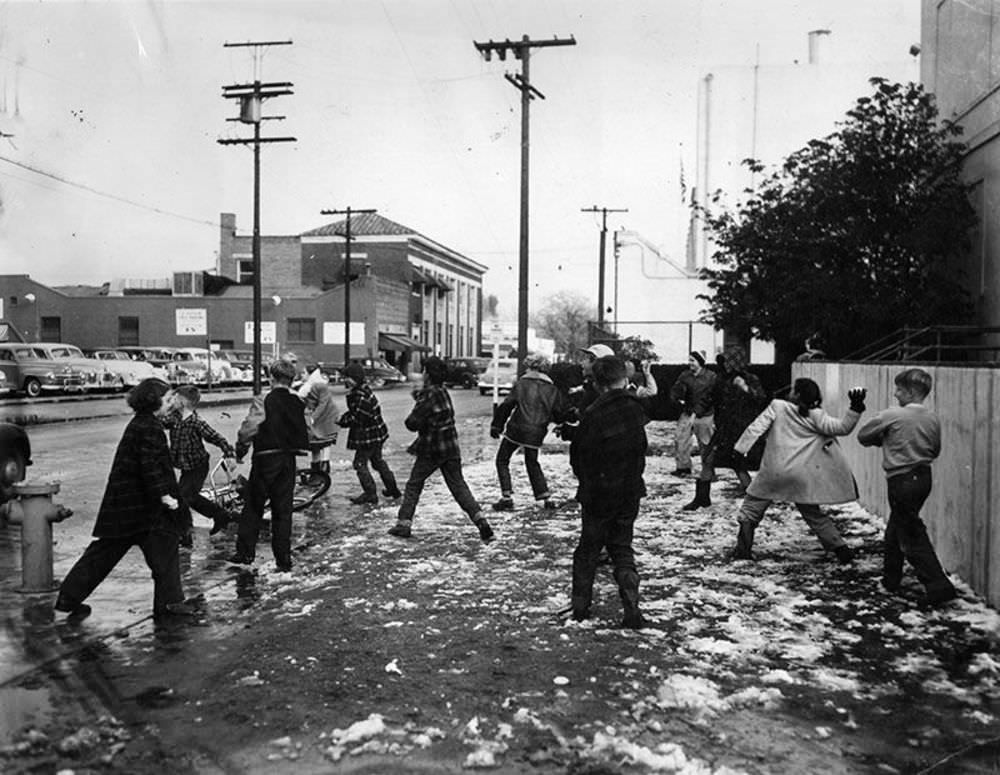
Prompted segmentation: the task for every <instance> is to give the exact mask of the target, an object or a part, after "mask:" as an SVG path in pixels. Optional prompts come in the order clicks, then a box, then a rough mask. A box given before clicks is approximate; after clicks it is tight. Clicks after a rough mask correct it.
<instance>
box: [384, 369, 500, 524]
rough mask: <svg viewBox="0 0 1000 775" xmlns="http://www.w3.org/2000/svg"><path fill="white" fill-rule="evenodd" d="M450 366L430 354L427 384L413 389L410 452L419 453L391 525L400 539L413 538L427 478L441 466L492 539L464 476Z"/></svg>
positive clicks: (454, 492)
mask: <svg viewBox="0 0 1000 775" xmlns="http://www.w3.org/2000/svg"><path fill="white" fill-rule="evenodd" d="M447 373H448V367H447V366H446V365H445V363H444V361H442V360H441V359H440V358H438V357H436V356H431V357H430V358H427V359H426V360H425V361H424V386H423V388H422V389H420V390H415V391H414V392H413V398H414V400H415V402H416V403H414V405H413V409H412V411H411V412H410V414H409V415H408V416H407V418H406V421H405V422H406V427H407V428H409V429H410V430H411V431H416V432H417V434H418V435H417V439H416V441H414V442H413V444H411V445H410V448H409V451H410V452H411V453H413V454H415V455H416V456H417V459H416V460H415V461H414V462H413V470H412V471H410V478H409V480H408V481H407V482H406V488H405V490H404V491H403V502H402V504H400V507H399V514H398V516H397V520H396V524H395V525H394V526H393V527H391V528H389V534H390V535H394V536H398V537H399V538H409V537H410V526H411V525H412V524H413V514H414V512H415V511H416V508H417V501H419V500H420V493H421V492H423V489H424V482H426V481H427V477H429V476H430V475H431V474H433V473H434V472H435V471H437V470H438V469H440V470H441V475H442V476H444V482H445V484H446V485H448V489H449V490H450V491H451V494H452V496H453V497H454V498H455V500H456V501H458V505H459V506H461V507H462V510H463V511H464V512H465V513H466V514H468V515H469V519H471V520H472V524H474V525H475V526H476V527H477V528H478V529H479V537H480V538H481V539H482V540H483V541H484V542H486V543H488V542H490V541H492V540H493V529H492V528H491V527H490V523H489V522H487V521H486V519H485V518H484V517H483V514H482V509H481V508H480V506H479V502H478V501H477V500H476V499H475V497H473V495H472V493H471V492H470V491H469V485H467V484H466V483H465V477H464V476H463V475H462V453H461V451H460V450H459V447H458V431H457V430H456V428H455V408H454V407H453V406H452V404H451V396H449V395H448V391H447V390H445V387H444V380H445V376H446V375H447Z"/></svg>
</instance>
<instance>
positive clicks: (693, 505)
mask: <svg viewBox="0 0 1000 775" xmlns="http://www.w3.org/2000/svg"><path fill="white" fill-rule="evenodd" d="M711 489H712V483H711V482H709V481H702V480H701V479H699V480H698V481H697V482H695V483H694V500H693V501H691V502H690V503H689V504H687V505H686V506H682V507H681V508H682V509H683V510H684V511H696V510H697V509H700V508H701V507H702V506H711V505H712V499H711V498H710V497H709V492H710V491H711Z"/></svg>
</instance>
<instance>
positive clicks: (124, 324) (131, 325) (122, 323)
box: [118, 316, 139, 347]
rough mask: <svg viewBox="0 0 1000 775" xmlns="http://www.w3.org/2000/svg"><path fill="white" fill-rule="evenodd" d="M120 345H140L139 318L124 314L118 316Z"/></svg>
mask: <svg viewBox="0 0 1000 775" xmlns="http://www.w3.org/2000/svg"><path fill="white" fill-rule="evenodd" d="M118 346H119V347H138V346H139V318H137V317H124V316H122V317H119V318H118Z"/></svg>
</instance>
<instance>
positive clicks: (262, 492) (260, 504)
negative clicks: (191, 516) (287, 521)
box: [236, 457, 267, 558]
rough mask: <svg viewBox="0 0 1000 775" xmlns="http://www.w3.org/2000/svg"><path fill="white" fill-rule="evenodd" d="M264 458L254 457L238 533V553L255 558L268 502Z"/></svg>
mask: <svg viewBox="0 0 1000 775" xmlns="http://www.w3.org/2000/svg"><path fill="white" fill-rule="evenodd" d="M263 460H264V458H263V457H261V458H254V460H253V462H252V463H251V465H250V478H249V479H248V480H247V495H246V500H245V502H244V505H243V513H242V514H241V515H240V527H239V531H238V532H237V534H236V553H237V554H239V555H242V556H244V557H249V558H253V556H254V555H255V554H256V553H257V539H258V537H259V536H260V521H261V519H262V517H263V515H264V506H265V504H266V503H267V486H266V483H265V481H264V467H263V466H262V465H261V461H263Z"/></svg>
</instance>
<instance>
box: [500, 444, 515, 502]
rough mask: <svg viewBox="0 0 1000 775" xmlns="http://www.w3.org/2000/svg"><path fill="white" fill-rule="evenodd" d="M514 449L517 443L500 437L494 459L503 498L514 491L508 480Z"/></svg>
mask: <svg viewBox="0 0 1000 775" xmlns="http://www.w3.org/2000/svg"><path fill="white" fill-rule="evenodd" d="M516 449H517V444H515V443H514V442H513V441H511V440H510V439H506V438H501V439H500V446H499V447H497V456H496V461H495V463H496V468H497V481H498V482H499V483H500V494H501V495H502V496H503V497H505V498H509V497H510V496H511V495H512V494H513V493H514V486H513V485H512V484H511V480H510V458H511V456H512V455H513V454H514V451H515V450H516Z"/></svg>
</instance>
